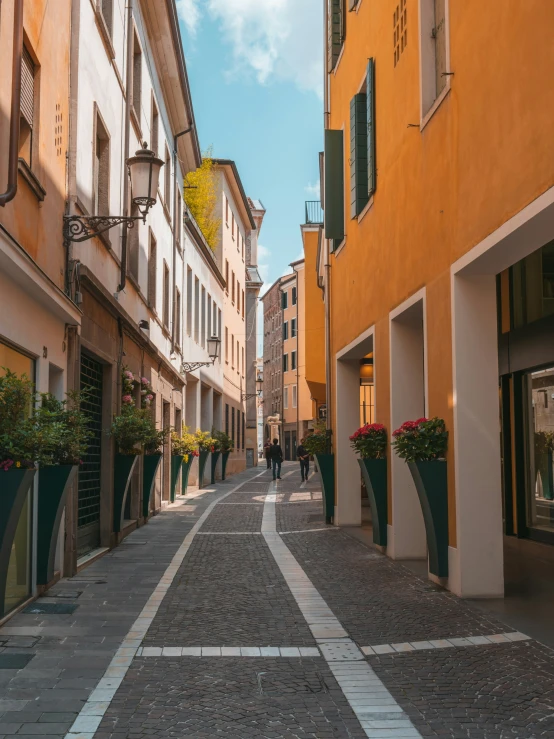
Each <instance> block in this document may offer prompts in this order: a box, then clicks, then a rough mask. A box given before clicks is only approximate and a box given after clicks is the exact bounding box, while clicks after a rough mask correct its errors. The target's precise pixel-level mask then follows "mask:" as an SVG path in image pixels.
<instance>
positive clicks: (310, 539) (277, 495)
mask: <svg viewBox="0 0 554 739" xmlns="http://www.w3.org/2000/svg"><path fill="white" fill-rule="evenodd" d="M283 476H284V479H283V480H282V482H279V483H277V486H274V485H273V484H272V483H271V475H270V473H267V472H265V470H263V469H260V468H258V470H251V471H248V472H245V473H242V474H241V475H237V476H235V477H233V478H230V479H229V480H227V481H226V482H225V483H224V484H218V485H215V486H213V487H210V488H208V490H207V491H201V493H200V494H198V495H197V494H193V495H192V496H190V497H188V498H187V499H186V500H181V501H179V502H178V504H177V505H176V506H175V507H172V508H171V509H169V510H167V511H166V512H164V513H163V514H161V515H160V516H157V517H156V518H155V519H153V520H152V521H151V522H150V523H149V524H148V526H146V527H143V528H142V529H140V530H138V531H136V532H134V533H133V534H132V535H131V536H130V537H129V538H128V540H127V541H126V543H124V544H122V545H121V546H120V547H119V548H118V549H116V550H114V551H113V552H112V553H110V554H109V555H107V556H105V557H104V558H103V559H101V560H99V561H98V562H96V563H94V564H92V565H90V566H89V567H88V568H87V569H85V570H84V571H83V572H82V573H81V574H80V575H79V576H78V577H76V578H73V579H71V580H64V581H62V582H60V583H58V584H57V585H56V586H55V587H54V588H53V589H51V590H50V591H49V593H48V597H47V598H42V599H40V600H39V601H37V603H36V604H34V605H35V606H39V607H41V606H48V605H49V604H56V603H57V604H59V603H63V604H69V605H75V606H77V607H76V609H75V610H74V612H73V613H66V614H62V615H50V614H39V613H36V614H35V613H22V614H19V615H17V616H15V617H14V618H13V619H12V620H11V621H10V622H9V624H8V625H7V626H5V627H4V628H1V629H0V642H1V644H2V645H3V646H0V650H1V651H0V739H3V737H14V738H15V737H17V738H18V739H21V738H22V737H31V736H34V737H36V736H37V735H46V736H49V737H52V738H53V739H54V738H55V739H58V738H59V739H62V737H67V739H147V737H148V738H149V737H168V738H169V737H175V738H176V737H189V736H190V737H205V738H208V737H221V738H222V739H223V738H225V739H227V738H232V739H234V738H236V739H240V738H245V737H253V738H258V737H262V738H266V737H267V739H293V738H295V739H296V738H304V737H306V738H308V737H309V738H313V739H332V738H333V739H334V738H335V737H341V738H342V737H344V738H346V737H348V738H349V739H362V738H363V737H374V739H386V738H387V737H388V738H389V739H410V738H413V739H417V737H442V738H444V737H448V738H449V739H461V738H462V737H464V739H508V738H509V739H514V737H516V738H517V739H535V738H537V739H538V738H539V737H541V738H542V737H549V738H551V739H554V653H553V652H552V651H551V650H549V649H548V648H546V647H544V646H542V645H541V644H539V643H537V642H535V641H533V640H531V639H528V638H527V637H525V635H521V634H517V633H516V634H511V633H510V632H514V629H513V628H510V626H509V625H506V624H503V623H499V622H497V621H495V620H493V619H491V618H489V617H488V615H487V614H486V613H484V612H482V611H480V610H479V611H478V610H474V609H473V607H472V606H470V605H468V604H467V603H465V602H463V601H460V600H458V599H457V598H455V597H454V596H452V595H450V594H449V593H447V592H445V591H443V590H441V589H440V588H438V587H436V586H434V585H432V584H431V583H429V582H427V581H424V580H422V579H420V578H418V577H417V576H416V575H415V574H414V573H412V572H411V571H410V570H408V569H407V568H405V567H404V566H402V565H401V564H399V563H395V562H392V561H391V560H389V559H387V558H386V557H385V556H383V555H381V554H379V553H377V552H376V551H374V550H372V549H369V548H367V547H366V546H365V545H363V544H362V543H361V542H359V541H357V540H355V539H353V538H351V537H350V536H348V534H347V533H346V532H345V531H342V530H340V529H336V528H334V527H330V526H326V525H325V523H324V519H323V511H322V503H321V500H320V499H318V498H319V497H320V489H319V482H318V479H317V476H313V477H312V478H311V479H310V481H309V482H308V484H307V485H303V486H301V485H300V474H299V470H298V467H297V465H287V464H285V465H284V469H283ZM310 499H311V500H310ZM317 529H321V530H317ZM279 531H281V532H284V531H287V532H291V533H283V534H281V535H279V534H278V533H277V532H279ZM69 610H71V609H69ZM506 633H508V637H506V636H499V635H502V634H506ZM491 635H492V636H491ZM485 636H487V637H490V638H487V639H486V638H484V637H485ZM460 637H473V643H471V642H470V641H469V640H463V639H462V640H461V641H458V642H456V641H454V643H453V642H447V641H435V640H447V639H453V640H456V639H459V638H460ZM430 640H433V642H434V643H433V644H431V642H430ZM491 641H493V642H494V641H496V642H499V643H491ZM416 642H417V643H416ZM413 643H416V644H415V646H414V644H413ZM456 644H465V645H466V646H456ZM368 647H373V649H367V648H368ZM432 647H435V648H432ZM363 648H365V652H363V651H362V650H363ZM137 650H139V651H138V653H137ZM366 653H367V654H368V655H369V656H365V654H366ZM317 654H319V656H315V655H317ZM306 655H309V656H306ZM6 657H9V658H10V659H9V660H6ZM3 658H4V660H5V662H4V664H2V659H3ZM10 660H11V662H10ZM27 660H29V661H28V664H27V665H26V666H23V662H25V661H27Z"/></svg>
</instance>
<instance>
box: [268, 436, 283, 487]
mask: <svg viewBox="0 0 554 739" xmlns="http://www.w3.org/2000/svg"><path fill="white" fill-rule="evenodd" d="M269 453H270V457H271V464H272V465H273V479H274V480H275V479H277V480H280V479H281V463H282V461H283V450H282V449H281V447H280V446H279V439H273V444H272V445H271V447H270V449H269Z"/></svg>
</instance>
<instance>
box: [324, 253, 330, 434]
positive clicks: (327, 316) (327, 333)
mask: <svg viewBox="0 0 554 739" xmlns="http://www.w3.org/2000/svg"><path fill="white" fill-rule="evenodd" d="M325 402H326V404H327V419H326V421H327V422H326V426H327V429H330V428H331V265H330V263H329V239H325Z"/></svg>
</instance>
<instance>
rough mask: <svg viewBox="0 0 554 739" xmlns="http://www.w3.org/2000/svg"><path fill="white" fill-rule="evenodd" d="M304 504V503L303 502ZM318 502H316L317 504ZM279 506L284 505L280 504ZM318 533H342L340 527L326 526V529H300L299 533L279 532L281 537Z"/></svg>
mask: <svg viewBox="0 0 554 739" xmlns="http://www.w3.org/2000/svg"><path fill="white" fill-rule="evenodd" d="M302 502H304V501H302ZM317 502H318V501H316V503H317ZM279 505H282V503H280V504H279ZM316 531H340V527H339V526H326V527H325V528H324V529H299V530H298V531H278V532H277V533H278V534H279V536H281V535H282V534H313V533H314V532H316Z"/></svg>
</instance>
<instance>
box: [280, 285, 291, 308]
mask: <svg viewBox="0 0 554 739" xmlns="http://www.w3.org/2000/svg"><path fill="white" fill-rule="evenodd" d="M288 307H289V294H288V292H287V291H286V290H283V292H282V293H281V308H282V309H283V310H286V309H287V308H288Z"/></svg>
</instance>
